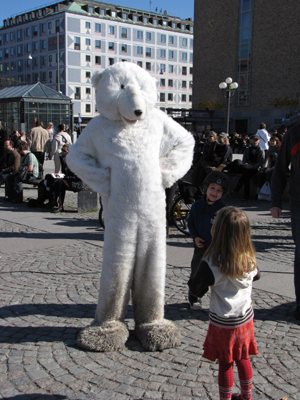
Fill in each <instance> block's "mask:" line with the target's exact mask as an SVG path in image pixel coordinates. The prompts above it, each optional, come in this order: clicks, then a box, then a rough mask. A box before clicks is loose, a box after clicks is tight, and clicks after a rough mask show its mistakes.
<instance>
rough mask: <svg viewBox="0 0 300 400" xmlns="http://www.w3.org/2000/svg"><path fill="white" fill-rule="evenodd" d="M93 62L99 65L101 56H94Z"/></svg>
mask: <svg viewBox="0 0 300 400" xmlns="http://www.w3.org/2000/svg"><path fill="white" fill-rule="evenodd" d="M95 64H97V65H101V57H100V56H95Z"/></svg>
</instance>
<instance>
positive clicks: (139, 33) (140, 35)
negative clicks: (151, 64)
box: [137, 31, 143, 39]
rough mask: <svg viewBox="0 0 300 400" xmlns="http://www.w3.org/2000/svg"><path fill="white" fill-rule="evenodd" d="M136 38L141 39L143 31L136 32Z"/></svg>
mask: <svg viewBox="0 0 300 400" xmlns="http://www.w3.org/2000/svg"><path fill="white" fill-rule="evenodd" d="M137 38H138V39H143V31H137Z"/></svg>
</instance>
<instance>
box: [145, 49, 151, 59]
mask: <svg viewBox="0 0 300 400" xmlns="http://www.w3.org/2000/svg"><path fill="white" fill-rule="evenodd" d="M146 57H151V48H150V47H146Z"/></svg>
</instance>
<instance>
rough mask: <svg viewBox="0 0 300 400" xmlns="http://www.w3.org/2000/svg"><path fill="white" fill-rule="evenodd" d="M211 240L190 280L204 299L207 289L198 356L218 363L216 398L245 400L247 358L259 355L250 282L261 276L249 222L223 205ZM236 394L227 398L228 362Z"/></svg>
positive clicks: (249, 387) (249, 376)
mask: <svg viewBox="0 0 300 400" xmlns="http://www.w3.org/2000/svg"><path fill="white" fill-rule="evenodd" d="M211 233H212V241H211V244H210V246H209V248H208V249H207V251H206V252H205V254H204V256H203V259H202V261H201V263H200V265H199V267H198V270H197V272H196V273H195V274H194V275H193V276H192V277H191V279H190V280H189V288H190V291H191V293H192V294H193V295H195V296H198V297H203V296H204V294H205V293H206V292H207V291H208V287H210V289H211V294H210V311H209V319H210V322H209V328H208V332H207V335H206V339H205V342H204V345H203V349H204V353H203V357H205V358H207V359H208V360H211V361H215V360H216V359H218V361H219V376H218V383H219V394H220V399H241V400H250V399H251V398H252V397H251V392H252V367H251V363H250V360H249V356H250V355H256V354H258V351H257V346H256V342H255V338H254V327H253V316H254V313H253V307H252V301H251V292H252V282H253V280H257V279H259V278H260V272H259V270H258V268H257V264H256V258H255V251H254V247H253V245H252V242H251V230H250V223H249V220H248V218H247V216H246V214H244V213H243V212H242V211H241V210H239V209H238V208H236V207H231V206H228V207H224V208H222V209H221V210H220V211H219V212H218V215H217V217H216V219H215V221H214V223H213V226H212V231H211ZM234 362H235V363H236V365H237V368H238V374H239V379H240V386H241V394H237V395H232V389H233V363H234Z"/></svg>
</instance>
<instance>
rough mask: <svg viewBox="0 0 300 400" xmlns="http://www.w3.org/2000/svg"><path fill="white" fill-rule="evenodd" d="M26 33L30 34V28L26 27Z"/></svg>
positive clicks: (27, 35)
mask: <svg viewBox="0 0 300 400" xmlns="http://www.w3.org/2000/svg"><path fill="white" fill-rule="evenodd" d="M25 35H26V37H29V36H30V28H26V31H25Z"/></svg>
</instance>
